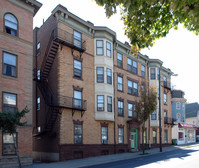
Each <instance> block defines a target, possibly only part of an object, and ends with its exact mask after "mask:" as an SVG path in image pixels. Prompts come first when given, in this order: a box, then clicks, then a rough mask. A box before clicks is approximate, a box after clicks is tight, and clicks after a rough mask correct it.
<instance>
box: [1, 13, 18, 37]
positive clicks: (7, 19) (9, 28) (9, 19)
mask: <svg viewBox="0 0 199 168" xmlns="http://www.w3.org/2000/svg"><path fill="white" fill-rule="evenodd" d="M4 25H5V28H4V31H5V32H6V33H8V34H11V35H13V36H17V32H18V21H17V19H16V17H15V16H14V15H12V14H10V13H7V14H5V16H4Z"/></svg>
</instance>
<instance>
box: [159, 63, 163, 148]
mask: <svg viewBox="0 0 199 168" xmlns="http://www.w3.org/2000/svg"><path fill="white" fill-rule="evenodd" d="M161 67H162V66H160V69H159V138H160V152H162V125H161V111H162V110H161V74H160V72H161Z"/></svg>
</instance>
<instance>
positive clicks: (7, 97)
mask: <svg viewBox="0 0 199 168" xmlns="http://www.w3.org/2000/svg"><path fill="white" fill-rule="evenodd" d="M16 109H17V95H16V94H11V93H3V111H4V112H7V113H12V114H15V113H16Z"/></svg>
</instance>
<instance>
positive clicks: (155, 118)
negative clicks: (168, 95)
mask: <svg viewBox="0 0 199 168" xmlns="http://www.w3.org/2000/svg"><path fill="white" fill-rule="evenodd" d="M151 120H157V111H156V110H155V111H154V112H153V113H152V114H151Z"/></svg>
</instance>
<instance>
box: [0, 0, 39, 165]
mask: <svg viewBox="0 0 199 168" xmlns="http://www.w3.org/2000/svg"><path fill="white" fill-rule="evenodd" d="M40 7H41V3H39V2H37V1H35V0H0V112H2V111H4V112H12V113H15V112H16V109H19V111H21V110H22V109H23V108H25V106H27V107H28V109H29V110H30V111H29V113H28V114H26V116H25V120H26V121H27V125H26V126H23V127H18V128H17V132H16V133H15V134H14V136H15V137H16V142H17V145H18V150H19V154H20V157H21V162H22V165H29V164H32V131H33V130H32V129H33V120H32V119H33V118H32V116H33V81H32V74H33V71H32V70H33V17H34V15H35V14H36V13H37V11H38V10H39V8H40ZM15 166H17V156H16V152H15V148H14V141H13V138H12V136H11V135H9V134H7V133H5V132H2V131H1V130H0V167H15Z"/></svg>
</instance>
